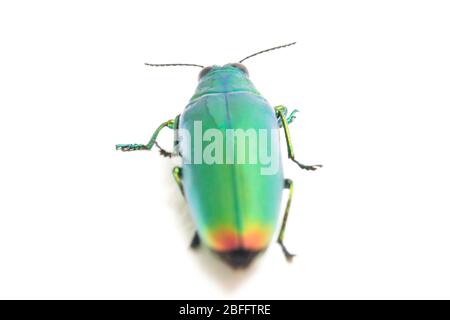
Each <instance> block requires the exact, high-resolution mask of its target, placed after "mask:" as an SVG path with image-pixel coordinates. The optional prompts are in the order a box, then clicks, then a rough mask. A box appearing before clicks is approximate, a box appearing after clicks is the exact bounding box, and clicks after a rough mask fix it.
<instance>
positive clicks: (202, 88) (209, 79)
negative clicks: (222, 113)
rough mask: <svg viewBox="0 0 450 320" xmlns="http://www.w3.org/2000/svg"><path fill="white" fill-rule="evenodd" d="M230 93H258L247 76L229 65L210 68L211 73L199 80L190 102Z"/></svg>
mask: <svg viewBox="0 0 450 320" xmlns="http://www.w3.org/2000/svg"><path fill="white" fill-rule="evenodd" d="M231 92H250V93H254V94H257V95H260V93H259V92H258V91H257V90H256V89H255V86H254V85H253V83H252V82H251V81H250V79H249V77H248V75H247V74H245V73H244V72H243V71H242V70H240V69H238V68H236V67H233V66H231V65H229V64H228V65H224V66H212V67H211V71H209V72H208V73H207V74H206V75H204V76H203V77H201V78H200V79H199V83H198V86H197V89H196V90H195V93H194V95H193V96H192V98H191V102H192V101H193V100H196V99H198V98H200V97H202V96H204V95H207V94H221V93H222V94H223V93H231Z"/></svg>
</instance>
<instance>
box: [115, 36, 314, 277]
mask: <svg viewBox="0 0 450 320" xmlns="http://www.w3.org/2000/svg"><path fill="white" fill-rule="evenodd" d="M289 45H291V44H289ZM285 46H288V45H285ZM285 46H280V47H285ZM280 47H275V48H271V49H268V50H264V51H261V52H258V53H256V54H260V53H262V52H266V51H269V50H273V49H278V48H280ZM256 54H254V55H256ZM254 55H251V56H249V57H252V56H254ZM249 57H247V58H249ZM247 58H245V59H243V60H246V59H247ZM243 60H241V62H242V61H243ZM194 66H199V65H194ZM199 67H202V66H199ZM294 113H295V111H294V112H293V113H292V114H291V115H290V116H287V109H286V108H285V107H284V106H277V107H275V108H273V107H271V106H270V105H269V103H268V102H267V101H266V99H265V98H264V97H263V96H262V95H261V94H260V93H259V92H258V91H257V90H256V89H255V87H254V85H253V83H252V82H251V81H250V79H249V74H248V71H247V68H246V67H245V66H244V65H243V64H242V63H229V64H225V65H223V66H216V65H214V66H210V67H206V68H202V70H201V72H200V74H199V83H198V86H197V89H196V91H195V93H194V95H193V96H192V98H191V99H190V101H189V103H188V104H187V106H186V108H185V109H184V111H183V112H182V113H181V114H180V115H177V116H176V117H175V118H174V119H173V120H169V121H166V122H163V123H162V124H161V125H160V126H159V127H158V128H157V130H156V131H155V133H154V134H153V136H152V138H151V139H150V141H149V143H147V144H145V145H142V144H125V145H124V144H120V145H116V149H119V150H122V151H134V150H151V149H152V147H153V146H154V145H156V146H157V147H158V148H159V149H160V152H161V154H163V155H165V156H172V155H178V156H181V158H182V166H181V167H175V168H174V170H173V175H174V178H175V181H176V182H177V184H178V186H179V187H180V190H181V192H182V193H183V195H184V197H185V199H186V201H187V203H188V206H189V209H190V212H191V214H192V217H193V220H194V222H195V225H196V227H197V232H196V233H195V235H194V238H193V240H192V243H191V246H192V247H197V246H199V245H200V244H204V245H206V246H207V247H208V248H210V249H211V250H213V251H214V252H216V253H217V254H218V255H219V256H220V257H221V258H222V259H223V260H224V261H226V262H227V263H228V264H229V265H230V266H232V267H234V268H245V267H247V266H248V265H249V264H250V262H252V261H253V258H254V257H255V256H257V255H258V254H259V253H261V252H263V251H264V250H265V249H266V248H267V247H268V245H269V243H270V241H271V239H272V236H273V235H274V233H275V230H276V226H277V221H278V217H279V211H280V206H281V196H282V191H283V189H289V198H288V201H287V205H286V209H285V211H284V216H283V219H282V223H281V227H280V231H279V233H278V238H277V242H278V243H279V244H280V245H281V247H282V249H283V252H284V254H285V256H286V258H288V259H291V258H292V257H293V255H292V254H290V253H289V252H288V251H287V249H286V247H285V246H284V243H283V238H284V229H285V227H286V221H287V217H288V213H289V206H290V203H291V199H292V194H293V182H292V180H290V179H287V178H285V177H284V175H283V170H282V166H281V147H280V139H279V131H280V128H282V129H283V132H284V135H285V138H286V142H287V147H288V156H289V158H290V159H291V160H293V161H294V162H295V163H296V164H297V165H299V166H300V167H301V168H302V169H306V170H315V169H316V168H318V167H320V165H315V166H306V165H302V164H300V163H299V162H297V160H296V159H295V157H294V151H293V147H292V143H291V138H290V134H289V128H288V125H289V123H291V121H292V120H293V119H294V116H293V114H294ZM165 127H168V128H171V129H174V130H175V138H174V150H173V151H172V152H168V151H165V150H164V149H162V148H161V147H160V146H159V145H158V144H157V142H156V138H157V136H158V134H159V132H160V131H161V130H162V129H163V128H165ZM237 133H239V135H238V134H237ZM252 133H253V134H252ZM199 135H201V136H199ZM239 136H240V137H241V138H243V139H244V141H238V142H236V139H237V138H238V137H239ZM255 137H256V138H255ZM224 138H227V139H225V140H226V141H220V140H223V139H224ZM228 138H230V139H228ZM251 138H253V140H254V141H253V142H254V144H252V141H251V140H249V139H251ZM260 142H263V143H260ZM264 143H265V144H264ZM255 145H256V146H257V148H255ZM263 147H265V150H262V149H263ZM258 148H259V149H258ZM257 149H258V150H257ZM262 155H264V159H265V160H264V161H263V159H262V158H263V157H262ZM207 156H209V157H210V159H206V157H207ZM252 159H253V160H252ZM255 159H256V160H255ZM267 159H270V161H271V162H270V164H269V163H268V161H266V160H267Z"/></svg>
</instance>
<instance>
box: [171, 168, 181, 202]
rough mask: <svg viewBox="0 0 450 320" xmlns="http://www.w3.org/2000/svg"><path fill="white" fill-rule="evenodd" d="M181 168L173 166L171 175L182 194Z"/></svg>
mask: <svg viewBox="0 0 450 320" xmlns="http://www.w3.org/2000/svg"><path fill="white" fill-rule="evenodd" d="M181 170H182V169H181V168H180V167H175V168H173V170H172V175H173V177H174V179H175V182H176V183H177V185H178V187H179V188H180V191H181V194H182V195H183V196H184V189H183V183H182V182H181V177H182V171H181Z"/></svg>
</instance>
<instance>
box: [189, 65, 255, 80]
mask: <svg viewBox="0 0 450 320" xmlns="http://www.w3.org/2000/svg"><path fill="white" fill-rule="evenodd" d="M236 71H237V72H240V73H242V74H244V75H245V76H247V77H248V70H247V67H246V66H244V65H243V64H242V63H239V62H234V63H227V64H225V65H223V66H217V65H213V66H209V67H204V68H203V69H202V71H200V73H199V75H198V80H201V79H202V78H203V77H205V76H206V75H208V74H212V73H215V72H236Z"/></svg>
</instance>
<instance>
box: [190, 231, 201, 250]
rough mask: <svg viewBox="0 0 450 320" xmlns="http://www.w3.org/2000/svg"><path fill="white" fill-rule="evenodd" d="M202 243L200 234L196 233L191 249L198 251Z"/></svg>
mask: <svg viewBox="0 0 450 320" xmlns="http://www.w3.org/2000/svg"><path fill="white" fill-rule="evenodd" d="M200 243H201V242H200V236H199V235H198V232H197V231H195V234H194V237H192V241H191V248H192V249H197V248H198V247H200Z"/></svg>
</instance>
